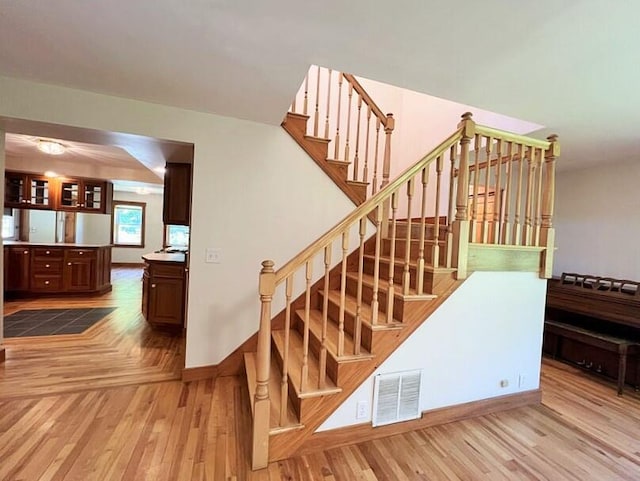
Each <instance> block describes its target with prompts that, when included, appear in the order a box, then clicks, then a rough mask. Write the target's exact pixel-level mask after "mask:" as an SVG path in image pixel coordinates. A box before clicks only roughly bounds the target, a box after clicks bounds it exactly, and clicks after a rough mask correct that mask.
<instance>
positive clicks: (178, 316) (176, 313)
mask: <svg viewBox="0 0 640 481" xmlns="http://www.w3.org/2000/svg"><path fill="white" fill-rule="evenodd" d="M183 289H184V285H183V281H182V279H157V278H153V277H152V278H150V285H149V312H148V317H147V319H148V320H149V322H151V323H158V324H173V325H182V297H183Z"/></svg>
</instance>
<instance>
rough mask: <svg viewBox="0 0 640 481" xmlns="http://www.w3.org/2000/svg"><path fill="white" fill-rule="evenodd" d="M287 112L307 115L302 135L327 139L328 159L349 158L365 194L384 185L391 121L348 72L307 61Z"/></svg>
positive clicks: (352, 177)
mask: <svg viewBox="0 0 640 481" xmlns="http://www.w3.org/2000/svg"><path fill="white" fill-rule="evenodd" d="M289 111H290V112H292V113H294V114H301V115H305V116H308V117H309V119H310V122H308V124H307V135H309V136H312V137H316V138H323V139H327V140H329V141H331V147H330V149H329V157H330V158H329V160H332V161H339V162H348V163H349V167H348V169H349V180H350V181H353V182H359V183H362V184H365V185H368V188H367V194H368V195H367V197H369V196H371V195H374V194H375V193H376V192H377V191H378V190H380V189H381V188H382V187H384V186H385V185H387V184H388V183H389V172H390V166H391V134H392V133H393V129H394V127H395V120H394V118H393V114H384V113H383V112H382V110H381V109H380V108H379V107H378V106H377V105H376V103H375V102H374V101H373V100H372V99H371V97H370V96H369V94H367V92H366V91H365V90H364V88H363V87H362V85H360V83H359V82H358V80H357V79H356V78H355V77H354V76H353V75H351V74H347V73H342V72H338V71H336V70H332V69H328V68H324V67H319V66H316V65H312V66H311V68H310V69H309V72H308V73H307V76H306V77H305V79H304V83H303V84H302V86H301V87H300V90H299V92H298V94H297V95H296V97H295V99H294V101H293V103H292V104H291V108H290V109H289ZM380 164H382V165H380Z"/></svg>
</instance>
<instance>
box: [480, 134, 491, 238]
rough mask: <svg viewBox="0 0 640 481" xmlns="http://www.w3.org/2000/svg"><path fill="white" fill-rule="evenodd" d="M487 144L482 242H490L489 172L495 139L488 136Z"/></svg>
mask: <svg viewBox="0 0 640 481" xmlns="http://www.w3.org/2000/svg"><path fill="white" fill-rule="evenodd" d="M486 142H487V143H486V145H485V151H486V156H487V166H486V168H485V171H484V199H483V212H482V243H483V244H487V243H488V242H489V213H488V212H489V194H490V193H491V187H490V183H491V181H490V180H489V179H490V176H489V174H490V173H491V149H492V147H493V139H492V138H491V137H487V141H486Z"/></svg>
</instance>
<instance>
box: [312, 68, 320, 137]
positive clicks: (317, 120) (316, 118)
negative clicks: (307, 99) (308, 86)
mask: <svg viewBox="0 0 640 481" xmlns="http://www.w3.org/2000/svg"><path fill="white" fill-rule="evenodd" d="M317 69H318V75H317V79H316V112H315V114H314V115H313V136H314V137H317V136H318V125H319V124H320V110H319V105H320V67H317Z"/></svg>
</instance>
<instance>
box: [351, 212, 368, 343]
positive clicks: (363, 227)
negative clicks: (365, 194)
mask: <svg viewBox="0 0 640 481" xmlns="http://www.w3.org/2000/svg"><path fill="white" fill-rule="evenodd" d="M366 233H367V218H366V217H362V218H361V219H360V228H359V229H358V236H359V238H360V247H359V249H358V286H357V289H356V320H355V325H354V326H353V354H354V355H356V356H357V355H358V354H360V343H361V340H362V286H363V278H364V237H365V235H366Z"/></svg>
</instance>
